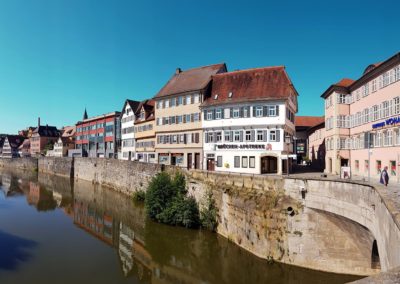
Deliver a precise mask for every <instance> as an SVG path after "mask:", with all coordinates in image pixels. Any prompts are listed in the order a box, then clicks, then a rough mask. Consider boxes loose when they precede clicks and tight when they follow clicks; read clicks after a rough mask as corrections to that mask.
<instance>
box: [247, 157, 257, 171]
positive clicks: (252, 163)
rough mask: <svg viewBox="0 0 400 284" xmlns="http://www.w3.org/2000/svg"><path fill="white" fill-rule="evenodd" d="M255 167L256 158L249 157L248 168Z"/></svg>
mask: <svg viewBox="0 0 400 284" xmlns="http://www.w3.org/2000/svg"><path fill="white" fill-rule="evenodd" d="M255 167H256V157H254V156H250V157H249V168H253V169H254V168H255Z"/></svg>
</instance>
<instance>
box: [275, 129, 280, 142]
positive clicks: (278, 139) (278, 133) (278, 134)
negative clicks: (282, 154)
mask: <svg viewBox="0 0 400 284" xmlns="http://www.w3.org/2000/svg"><path fill="white" fill-rule="evenodd" d="M275 133H276V139H275V141H276V142H280V141H281V131H280V130H279V129H277V130H276V132H275Z"/></svg>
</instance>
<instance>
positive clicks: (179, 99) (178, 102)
mask: <svg viewBox="0 0 400 284" xmlns="http://www.w3.org/2000/svg"><path fill="white" fill-rule="evenodd" d="M182 104H183V97H182V96H179V97H178V101H177V103H176V105H177V106H179V105H182Z"/></svg>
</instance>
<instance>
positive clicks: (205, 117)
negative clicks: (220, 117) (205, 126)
mask: <svg viewBox="0 0 400 284" xmlns="http://www.w3.org/2000/svg"><path fill="white" fill-rule="evenodd" d="M203 115H204V120H207V111H206V110H203Z"/></svg>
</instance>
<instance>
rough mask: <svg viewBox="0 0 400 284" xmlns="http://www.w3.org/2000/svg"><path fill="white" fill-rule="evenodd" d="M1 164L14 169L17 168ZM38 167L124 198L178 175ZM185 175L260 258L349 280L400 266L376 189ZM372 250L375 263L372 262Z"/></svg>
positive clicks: (390, 216) (82, 161) (397, 236)
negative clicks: (155, 181) (156, 177)
mask: <svg viewBox="0 0 400 284" xmlns="http://www.w3.org/2000/svg"><path fill="white" fill-rule="evenodd" d="M17 160H19V159H17ZM21 160H22V159H21ZM20 163H21V164H24V162H22V161H21V162H20ZM33 164H34V163H33ZM1 165H6V166H11V167H13V166H15V165H18V162H13V163H4V162H0V166H1ZM61 165H62V166H61ZM37 169H38V171H39V172H51V173H52V174H56V175H62V176H71V177H74V179H75V183H76V184H79V183H80V182H81V181H82V180H85V181H89V182H91V183H92V184H101V185H105V186H108V187H110V188H112V189H114V190H116V191H119V192H123V193H125V194H128V195H132V194H133V192H135V191H138V190H145V189H146V187H147V184H148V182H149V180H150V179H151V177H152V176H154V175H155V174H157V173H158V172H160V171H163V170H164V171H167V172H169V173H173V172H175V171H180V169H178V168H175V167H168V166H167V167H162V166H161V165H156V164H145V163H139V162H128V161H120V160H108V159H89V158H78V159H75V160H72V159H70V160H69V159H64V158H40V159H39V161H38V163H37ZM68 172H69V174H68ZM183 173H184V174H185V176H186V179H187V184H188V190H189V193H190V194H191V195H193V196H194V197H195V198H196V200H197V201H198V202H199V203H200V205H201V204H202V202H203V200H204V197H205V195H206V193H207V192H208V191H212V193H213V195H214V198H215V201H216V205H217V208H218V212H219V213H218V221H219V224H218V227H217V232H218V233H219V234H220V235H222V236H224V237H226V238H228V239H229V240H231V241H232V242H234V243H236V244H237V245H239V246H241V247H242V248H244V249H246V250H248V251H250V252H252V253H253V254H255V255H257V256H259V257H261V258H264V259H269V260H272V259H273V260H275V261H279V262H283V263H288V264H292V265H297V266H302V267H306V268H311V269H316V270H321V271H327V272H335V273H343V274H355V275H371V274H375V273H377V272H379V271H380V270H379V265H380V267H381V270H382V271H387V270H389V269H392V268H395V267H397V266H400V251H399V246H398V244H400V230H399V227H398V224H397V222H398V220H397V218H396V216H398V215H396V214H397V213H396V211H395V210H396V207H393V206H390V205H393V204H391V202H392V201H390V200H386V199H384V198H382V195H381V194H380V191H379V189H375V188H374V187H371V186H369V185H366V184H360V183H350V182H343V181H337V180H329V179H302V178H300V177H296V178H283V177H277V176H274V177H273V176H252V175H234V174H223V173H216V172H205V171H184V172H183ZM383 232H385V233H383ZM374 246H377V248H378V259H379V265H377V263H373V262H372V259H371V255H373V251H374ZM375 259H376V258H375Z"/></svg>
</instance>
